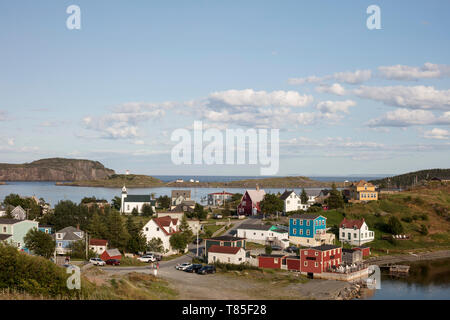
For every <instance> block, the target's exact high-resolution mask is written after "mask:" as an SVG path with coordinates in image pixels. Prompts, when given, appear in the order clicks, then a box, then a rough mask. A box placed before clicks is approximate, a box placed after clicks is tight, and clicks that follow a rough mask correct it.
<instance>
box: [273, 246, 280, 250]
mask: <svg viewBox="0 0 450 320" xmlns="http://www.w3.org/2000/svg"><path fill="white" fill-rule="evenodd" d="M272 250H282V249H281V247H280V246H272Z"/></svg>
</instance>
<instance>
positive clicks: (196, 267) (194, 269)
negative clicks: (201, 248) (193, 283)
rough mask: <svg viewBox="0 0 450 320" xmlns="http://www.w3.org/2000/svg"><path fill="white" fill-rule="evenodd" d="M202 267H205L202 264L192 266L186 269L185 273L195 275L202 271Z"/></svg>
mask: <svg viewBox="0 0 450 320" xmlns="http://www.w3.org/2000/svg"><path fill="white" fill-rule="evenodd" d="M202 267H203V265H202V264H192V265H190V266H189V267H187V268H186V269H184V271H186V272H190V273H194V272H197V270H199V269H201V268H202Z"/></svg>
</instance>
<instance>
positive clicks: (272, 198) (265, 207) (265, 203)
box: [259, 193, 284, 214]
mask: <svg viewBox="0 0 450 320" xmlns="http://www.w3.org/2000/svg"><path fill="white" fill-rule="evenodd" d="M259 205H260V208H261V212H263V213H264V214H273V213H276V212H282V211H283V209H284V203H283V200H281V199H280V198H278V197H277V196H276V195H275V194H273V193H267V194H266V195H265V196H264V199H263V200H261V202H260V203H259Z"/></svg>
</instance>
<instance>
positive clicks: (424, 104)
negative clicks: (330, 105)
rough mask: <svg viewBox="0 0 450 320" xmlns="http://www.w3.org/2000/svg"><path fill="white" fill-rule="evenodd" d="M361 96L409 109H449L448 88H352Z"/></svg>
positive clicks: (449, 95)
mask: <svg viewBox="0 0 450 320" xmlns="http://www.w3.org/2000/svg"><path fill="white" fill-rule="evenodd" d="M353 93H354V94H355V95H357V96H358V97H361V98H366V99H370V100H374V101H381V102H383V103H384V104H386V105H391V106H398V107H405V108H411V109H444V110H446V109H447V110H448V109H450V90H436V89H435V88H434V87H426V86H412V87H409V86H391V87H368V86H361V87H360V88H358V89H355V90H353Z"/></svg>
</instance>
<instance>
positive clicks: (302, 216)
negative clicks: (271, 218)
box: [289, 213, 326, 220]
mask: <svg viewBox="0 0 450 320" xmlns="http://www.w3.org/2000/svg"><path fill="white" fill-rule="evenodd" d="M318 217H321V215H320V214H308V213H305V214H293V215H292V216H289V218H298V219H305V220H314V219H317V218H318ZM324 218H325V219H326V217H324Z"/></svg>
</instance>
